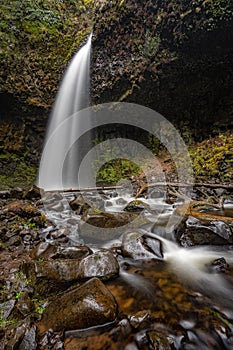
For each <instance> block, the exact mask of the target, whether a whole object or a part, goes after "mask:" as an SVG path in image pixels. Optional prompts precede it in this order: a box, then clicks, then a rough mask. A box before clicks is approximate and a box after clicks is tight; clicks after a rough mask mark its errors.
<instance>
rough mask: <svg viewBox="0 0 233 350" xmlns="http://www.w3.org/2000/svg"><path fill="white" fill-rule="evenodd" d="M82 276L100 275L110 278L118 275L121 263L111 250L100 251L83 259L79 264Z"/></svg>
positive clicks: (100, 276)
mask: <svg viewBox="0 0 233 350" xmlns="http://www.w3.org/2000/svg"><path fill="white" fill-rule="evenodd" d="M79 269H80V277H81V278H88V277H99V278H103V279H109V278H111V277H113V276H116V275H118V273H119V265H118V262H117V259H116V258H115V256H114V255H113V253H112V252H111V251H109V250H102V251H98V252H96V253H94V254H92V255H89V256H87V257H86V258H84V259H82V260H81V262H80V265H79Z"/></svg>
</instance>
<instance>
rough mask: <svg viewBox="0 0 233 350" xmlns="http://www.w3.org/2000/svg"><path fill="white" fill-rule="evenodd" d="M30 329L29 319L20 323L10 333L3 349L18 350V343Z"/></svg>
mask: <svg viewBox="0 0 233 350" xmlns="http://www.w3.org/2000/svg"><path fill="white" fill-rule="evenodd" d="M29 327H30V320H29V318H26V319H25V320H23V321H22V323H21V324H20V325H18V327H17V328H16V329H13V330H12V331H11V333H12V334H11V335H12V336H11V337H10V340H9V341H8V342H7V343H6V346H5V349H6V350H15V349H18V346H19V344H20V342H22V340H23V337H24V334H25V332H26V331H27V330H28V329H29Z"/></svg>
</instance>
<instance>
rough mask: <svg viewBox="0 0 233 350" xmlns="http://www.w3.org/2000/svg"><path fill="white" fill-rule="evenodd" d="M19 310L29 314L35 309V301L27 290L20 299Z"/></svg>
mask: <svg viewBox="0 0 233 350" xmlns="http://www.w3.org/2000/svg"><path fill="white" fill-rule="evenodd" d="M16 308H17V310H18V311H19V312H20V313H21V314H22V315H23V316H27V315H29V313H30V312H31V311H32V309H33V303H32V301H31V299H30V298H29V295H28V293H27V292H25V293H23V294H22V295H21V296H20V298H19V299H18V302H17V305H16Z"/></svg>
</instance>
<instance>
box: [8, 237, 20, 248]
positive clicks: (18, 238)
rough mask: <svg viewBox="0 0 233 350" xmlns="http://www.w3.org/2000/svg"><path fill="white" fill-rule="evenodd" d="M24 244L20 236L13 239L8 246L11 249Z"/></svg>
mask: <svg viewBox="0 0 233 350" xmlns="http://www.w3.org/2000/svg"><path fill="white" fill-rule="evenodd" d="M21 243H22V238H21V237H20V236H18V235H16V236H13V237H11V238H10V239H9V240H8V241H7V243H6V246H7V247H10V246H19V245H20V244H21Z"/></svg>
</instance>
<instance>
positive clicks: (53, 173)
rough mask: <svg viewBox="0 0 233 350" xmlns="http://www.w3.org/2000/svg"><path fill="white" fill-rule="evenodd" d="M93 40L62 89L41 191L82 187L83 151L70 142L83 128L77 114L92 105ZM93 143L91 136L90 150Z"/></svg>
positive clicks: (45, 154) (79, 55)
mask: <svg viewBox="0 0 233 350" xmlns="http://www.w3.org/2000/svg"><path fill="white" fill-rule="evenodd" d="M91 37H92V35H90V36H89V39H88V41H87V43H86V45H84V46H83V47H82V48H81V49H80V50H79V51H78V52H77V54H76V55H75V56H74V58H73V59H72V61H71V63H70V65H69V67H68V69H67V71H66V73H65V76H64V78H63V80H62V83H61V86H60V88H59V91H58V94H57V97H56V101H55V104H54V108H53V111H52V113H51V116H50V121H49V125H48V128H47V134H46V139H45V145H44V151H43V154H42V157H41V163H40V169H39V177H38V185H39V187H40V188H44V189H50V190H51V189H63V188H71V187H78V185H80V184H79V183H78V180H77V173H78V167H79V164H80V162H81V156H80V153H81V152H80V151H78V150H77V146H76V147H75V144H74V145H73V146H72V148H70V146H69V140H70V139H71V138H73V139H75V134H76V131H77V129H78V128H79V127H80V123H81V119H82V114H81V115H80V113H77V112H78V111H81V110H83V109H84V108H86V107H88V106H89V76H90V74H89V70H90V51H91ZM85 119H86V120H85V123H90V121H89V118H88V114H87V113H85ZM87 119H88V120H87ZM90 142H91V140H90V137H86V138H85V146H86V147H87V148H88V146H90ZM67 151H68V152H67ZM87 171H88V170H87ZM61 172H62V179H61V176H60V174H61ZM85 185H87V184H86V182H85V181H84V183H83V184H82V186H85Z"/></svg>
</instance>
